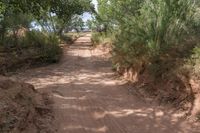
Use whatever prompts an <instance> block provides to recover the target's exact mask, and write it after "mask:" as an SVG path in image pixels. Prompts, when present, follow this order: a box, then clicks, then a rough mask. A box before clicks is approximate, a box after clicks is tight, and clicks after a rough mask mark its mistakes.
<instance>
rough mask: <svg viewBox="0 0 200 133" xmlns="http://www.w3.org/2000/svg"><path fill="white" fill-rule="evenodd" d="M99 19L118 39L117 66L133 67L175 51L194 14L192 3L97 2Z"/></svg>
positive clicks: (152, 0)
mask: <svg viewBox="0 0 200 133" xmlns="http://www.w3.org/2000/svg"><path fill="white" fill-rule="evenodd" d="M98 2H99V8H98V11H99V14H98V16H97V19H99V18H100V22H102V23H103V24H104V25H105V23H106V25H110V26H109V27H110V28H109V30H110V31H111V32H112V33H114V34H115V35H116V37H115V38H116V39H115V42H114V44H115V45H114V51H113V55H114V58H115V57H116V63H119V64H121V65H125V66H132V65H134V64H137V62H142V61H144V62H146V61H147V60H149V59H150V58H153V57H155V56H159V55H160V54H162V52H163V51H166V50H167V49H169V48H171V47H174V46H175V45H176V44H177V43H178V42H179V40H181V39H182V36H183V35H185V34H186V33H187V30H188V27H187V25H188V23H189V22H190V20H191V18H192V16H193V14H194V2H193V1H190V0H145V1H144V0H131V1H130V0H125V1H120V0H98Z"/></svg>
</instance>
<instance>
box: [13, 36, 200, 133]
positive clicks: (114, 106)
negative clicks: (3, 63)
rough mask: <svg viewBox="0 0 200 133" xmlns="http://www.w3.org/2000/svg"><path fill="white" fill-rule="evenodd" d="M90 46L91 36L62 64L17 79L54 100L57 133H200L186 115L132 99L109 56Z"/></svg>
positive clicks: (69, 52) (73, 48)
mask: <svg viewBox="0 0 200 133" xmlns="http://www.w3.org/2000/svg"><path fill="white" fill-rule="evenodd" d="M90 45H91V42H90V35H89V34H88V35H87V36H85V37H81V38H79V39H78V40H77V41H76V42H75V43H74V44H73V45H72V46H70V47H69V48H65V49H64V56H63V59H62V61H61V62H60V63H59V64H55V65H51V66H48V67H42V68H36V69H31V70H28V71H25V72H22V73H20V74H16V75H15V76H13V78H14V79H21V80H22V81H26V82H28V83H31V84H33V85H34V86H35V87H36V89H38V90H39V91H41V92H49V93H51V94H52V95H53V98H54V102H55V103H54V110H55V119H56V120H55V125H53V126H52V128H57V132H58V133H200V126H198V124H197V123H194V122H189V121H188V120H186V119H185V118H184V116H183V114H182V113H181V112H177V111H174V110H172V109H168V108H165V107H160V106H158V105H156V104H150V103H145V102H143V101H142V100H141V99H140V98H139V97H138V96H133V95H131V94H129V92H128V90H129V87H130V86H129V85H128V84H127V83H126V82H125V81H122V80H121V79H119V78H117V76H115V74H114V72H113V71H112V66H111V62H110V61H109V59H108V58H107V57H106V56H105V54H106V52H102V51H101V50H92V49H91V46H90Z"/></svg>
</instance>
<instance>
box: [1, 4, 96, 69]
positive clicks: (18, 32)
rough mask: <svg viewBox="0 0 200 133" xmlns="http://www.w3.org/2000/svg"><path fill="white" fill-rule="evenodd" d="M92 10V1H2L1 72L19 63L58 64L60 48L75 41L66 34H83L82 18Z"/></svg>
mask: <svg viewBox="0 0 200 133" xmlns="http://www.w3.org/2000/svg"><path fill="white" fill-rule="evenodd" d="M93 10H94V9H93V5H92V4H91V1H90V0H76V1H68V0H56V1H49V0H42V1H38V0H31V1H30V0H29V1H26V0H25V1H24V0H1V2H0V52H1V53H2V54H1V55H3V56H1V59H0V62H1V63H0V66H1V69H0V71H1V72H2V71H3V70H4V69H7V68H9V67H13V66H16V64H19V63H20V62H24V63H25V64H27V62H29V63H31V64H34V63H36V64H37V62H41V63H49V62H50V63H51V62H57V61H58V60H59V57H60V55H61V52H62V51H61V48H60V46H59V44H60V43H61V42H63V41H65V42H67V43H68V42H69V43H71V42H72V41H73V38H72V37H71V36H68V35H66V32H68V31H70V30H72V29H75V30H76V31H77V32H79V31H80V30H82V28H83V26H84V23H83V20H82V18H81V17H80V15H81V14H82V13H84V12H92V11H93ZM65 42H64V43H65ZM28 53H29V54H28ZM5 58H6V59H5ZM10 59H11V60H10ZM13 60H14V61H13ZM8 61H11V62H12V63H11V62H8Z"/></svg>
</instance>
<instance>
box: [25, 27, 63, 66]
mask: <svg viewBox="0 0 200 133" xmlns="http://www.w3.org/2000/svg"><path fill="white" fill-rule="evenodd" d="M24 45H26V46H32V47H35V48H38V49H39V53H40V56H41V58H42V59H43V61H44V62H57V61H58V60H59V58H60V54H61V48H60V47H59V39H58V37H57V36H56V35H54V34H45V33H42V32H38V31H30V32H27V34H26V36H25V38H24Z"/></svg>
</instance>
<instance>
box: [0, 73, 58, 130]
mask: <svg viewBox="0 0 200 133" xmlns="http://www.w3.org/2000/svg"><path fill="white" fill-rule="evenodd" d="M49 97H50V96H48V95H47V94H41V93H39V92H37V90H35V89H34V87H33V86H32V85H30V84H27V83H19V82H15V81H12V80H10V79H8V78H5V77H0V132H1V133H11V132H12V133H38V132H42V133H54V131H53V130H51V128H50V126H51V124H52V120H53V112H52V108H51V104H52V102H51V101H50V100H49V99H50V98H49Z"/></svg>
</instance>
